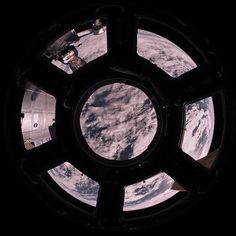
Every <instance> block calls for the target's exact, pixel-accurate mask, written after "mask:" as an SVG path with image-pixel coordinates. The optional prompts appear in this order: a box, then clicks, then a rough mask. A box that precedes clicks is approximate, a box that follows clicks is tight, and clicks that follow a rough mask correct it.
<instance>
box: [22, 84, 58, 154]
mask: <svg viewBox="0 0 236 236" xmlns="http://www.w3.org/2000/svg"><path fill="white" fill-rule="evenodd" d="M55 104H56V100H55V98H54V97H53V96H52V95H50V94H48V93H46V92H44V91H42V90H40V89H39V88H38V87H36V86H34V85H28V86H27V88H26V89H25V94H24V98H23V103H22V107H21V117H22V119H21V129H22V135H23V140H24V144H25V148H26V149H32V148H34V147H36V146H39V145H41V144H43V143H45V142H48V141H49V140H51V139H52V138H54V136H55V126H54V121H55Z"/></svg>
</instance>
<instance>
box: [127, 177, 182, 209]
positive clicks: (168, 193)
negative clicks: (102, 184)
mask: <svg viewBox="0 0 236 236" xmlns="http://www.w3.org/2000/svg"><path fill="white" fill-rule="evenodd" d="M173 183H174V180H173V179H172V178H171V177H170V176H168V175H167V174H165V173H159V174H157V175H155V176H153V177H151V178H148V179H145V180H143V181H141V182H138V183H136V184H132V185H129V186H126V187H125V202H124V208H123V209H124V211H133V210H140V209H144V208H148V207H151V206H155V205H157V204H159V203H162V202H164V201H166V200H167V199H169V198H171V197H172V196H174V195H175V194H176V193H177V192H178V191H176V190H172V189H171V187H172V185H173Z"/></svg>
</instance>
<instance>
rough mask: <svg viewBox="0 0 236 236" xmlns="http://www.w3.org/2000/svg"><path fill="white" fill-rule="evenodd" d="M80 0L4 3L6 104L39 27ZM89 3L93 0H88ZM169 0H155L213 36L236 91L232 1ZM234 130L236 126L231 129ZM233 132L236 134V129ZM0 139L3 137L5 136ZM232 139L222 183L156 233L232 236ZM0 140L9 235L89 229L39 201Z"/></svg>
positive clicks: (4, 221) (3, 204)
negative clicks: (17, 67) (229, 235)
mask: <svg viewBox="0 0 236 236" xmlns="http://www.w3.org/2000/svg"><path fill="white" fill-rule="evenodd" d="M47 2H48V1H47ZM61 2H63V3H61ZM80 2H81V1H80V0H78V1H76V5H73V4H72V1H57V3H56V5H53V4H50V5H49V4H48V3H43V2H41V1H38V2H36V1H31V2H30V3H28V4H26V3H24V4H22V3H21V1H19V2H17V3H12V4H10V3H9V4H6V6H5V7H1V9H2V12H5V13H6V14H7V16H6V17H4V18H3V15H2V17H1V18H3V19H1V21H2V24H1V25H2V26H3V27H1V32H2V33H1V39H3V40H4V42H3V43H2V44H1V52H2V53H1V57H2V59H3V60H4V64H5V65H4V67H3V66H1V73H2V76H1V94H0V95H1V104H2V101H4V91H5V86H4V85H5V83H6V84H7V82H8V81H9V80H11V79H12V78H14V77H12V76H14V73H15V63H17V61H18V60H19V58H20V57H21V55H22V54H23V52H24V50H25V48H27V46H28V44H29V43H30V42H31V41H32V39H33V38H34V37H35V36H36V35H37V32H38V31H39V29H41V28H44V27H45V25H46V26H47V25H50V23H51V22H53V21H54V20H55V19H57V18H60V16H61V15H65V14H64V13H67V12H69V11H70V10H74V9H75V8H76V7H80V4H78V3H80ZM85 2H86V3H88V2H93V1H88V0H86V1H85ZM96 2H97V1H96ZM128 2H131V1H128ZM133 2H135V4H136V3H137V1H133ZM165 2H167V3H166V4H165V6H164V5H163V4H160V3H159V1H155V3H152V5H153V6H155V7H157V8H158V9H163V11H165V12H169V13H173V14H174V15H177V16H178V17H179V18H180V19H182V20H183V21H185V22H188V23H189V24H190V25H192V26H193V27H194V28H195V29H196V30H198V31H199V32H201V33H202V34H203V35H206V36H207V37H208V38H209V39H210V41H211V42H212V43H213V44H214V45H215V48H216V50H217V52H218V55H219V56H220V57H221V59H222V62H223V64H224V68H225V73H226V78H227V80H228V89H229V92H230V91H235V86H234V85H233V80H234V76H235V65H234V63H235V59H234V57H235V41H234V39H233V37H234V36H233V35H234V31H235V26H234V27H233V22H235V13H232V9H233V8H232V6H230V5H228V4H227V3H226V1H223V2H222V1H220V3H218V4H217V3H216V2H215V3H214V2H213V3H211V4H210V3H209V4H208V5H206V4H207V3H206V1H204V2H199V1H188V3H187V4H184V3H181V4H180V3H178V5H177V3H175V4H174V5H173V4H172V1H165ZM69 4H70V5H69ZM83 4H85V3H83ZM140 4H148V5H151V3H150V2H149V1H147V0H145V1H142V0H141V3H140ZM81 5H82V3H81ZM4 81H5V83H4ZM234 104H235V102H234ZM234 108H235V105H234ZM1 113H2V109H1ZM2 126H4V124H3V123H2V121H1V128H2ZM234 128H235V127H232V130H233V129H234ZM232 132H234V136H235V129H234V131H232ZM0 138H1V139H2V135H1V137H0ZM231 140H232V143H228V147H227V148H228V150H227V153H228V155H230V156H231V160H230V161H229V162H228V163H226V169H227V173H226V174H225V175H224V176H223V178H222V180H221V181H220V183H219V185H218V186H217V187H216V188H215V189H213V190H212V192H211V194H209V195H208V196H207V197H206V198H204V199H203V201H202V202H201V203H199V204H198V205H197V206H196V207H194V208H193V209H192V210H191V211H190V212H189V213H188V214H183V215H182V214H180V216H178V217H176V219H175V220H174V221H172V222H171V223H166V224H164V225H163V226H161V227H159V228H157V229H155V230H154V229H153V231H152V232H153V233H160V232H165V233H167V232H169V231H172V232H175V233H181V234H188V235H190V234H192V233H202V234H204V232H205V231H208V232H217V231H220V230H223V232H224V234H227V232H230V230H232V229H234V221H235V219H234V215H235V199H236V198H235V194H234V192H235V189H234V187H235V177H234V174H233V172H234V166H233V161H232V159H234V158H235V149H234V143H233V140H235V138H234V139H233V137H232V139H231ZM0 141H1V142H0V145H1V152H2V154H1V159H2V160H3V161H2V162H1V171H0V172H1V174H2V175H3V176H2V177H1V179H0V183H1V184H0V186H1V199H2V198H3V199H2V200H1V225H3V227H4V228H6V230H7V232H8V234H10V233H11V232H14V231H15V230H16V231H17V234H20V233H25V234H27V233H31V234H32V235H34V234H35V233H46V232H47V231H50V232H52V233H54V234H55V233H62V232H67V233H68V234H69V232H70V231H71V230H74V231H75V233H76V234H80V233H82V232H84V230H83V229H81V228H80V227H79V226H76V224H75V223H72V222H68V221H67V220H65V219H64V218H61V217H59V216H58V215H57V214H55V213H54V212H53V211H51V210H50V208H49V207H47V206H45V205H44V203H41V201H39V198H38V197H37V196H36V195H35V194H34V193H32V191H31V190H30V188H28V186H27V184H25V182H24V180H23V179H21V177H20V176H19V175H18V172H17V170H16V168H15V166H14V165H13V162H12V161H11V160H9V159H8V155H7V154H6V153H4V146H3V145H2V143H3V141H2V140H0ZM2 150H3V151H2ZM144 233H151V231H150V232H147V231H144Z"/></svg>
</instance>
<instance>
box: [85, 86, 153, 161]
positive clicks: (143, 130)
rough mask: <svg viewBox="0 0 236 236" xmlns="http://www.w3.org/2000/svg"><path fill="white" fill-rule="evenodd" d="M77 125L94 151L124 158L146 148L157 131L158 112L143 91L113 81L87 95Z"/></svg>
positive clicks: (103, 154)
mask: <svg viewBox="0 0 236 236" xmlns="http://www.w3.org/2000/svg"><path fill="white" fill-rule="evenodd" d="M80 127H81V130H82V134H83V136H84V138H85V140H86V141H87V143H88V145H89V146H90V148H91V149H92V150H93V151H94V152H95V153H96V154H98V155H100V156H102V157H104V158H106V159H110V160H117V161H124V160H129V159H132V158H134V157H136V156H138V155H140V154H141V153H143V152H144V151H145V150H146V149H147V148H148V146H149V145H150V143H151V142H152V140H153V138H154V136H155V134H156V131H157V114H156V111H155V109H154V107H153V104H152V102H151V100H150V99H149V98H148V96H147V95H146V94H145V93H144V92H143V91H142V90H140V89H138V88H137V87H134V86H130V85H127V84H124V83H113V84H108V85H105V86H102V87H100V88H99V89H97V90H96V91H95V92H94V93H93V94H92V95H91V96H90V97H89V98H88V100H87V101H86V103H85V104H84V106H83V109H82V112H81V114H80Z"/></svg>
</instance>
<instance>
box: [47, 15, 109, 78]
mask: <svg viewBox="0 0 236 236" xmlns="http://www.w3.org/2000/svg"><path fill="white" fill-rule="evenodd" d="M106 52H107V39H106V27H105V25H104V22H103V21H102V20H101V19H96V20H95V21H94V22H93V23H92V22H91V24H87V25H85V26H83V29H82V27H78V28H74V29H72V30H71V31H69V32H67V33H66V34H64V35H63V36H61V37H60V38H59V39H57V40H56V41H55V42H54V43H53V44H52V45H50V46H49V47H48V48H47V49H46V51H45V53H44V56H46V57H47V58H49V59H50V60H51V63H52V64H54V65H55V66H57V67H58V68H60V69H62V70H63V71H65V72H66V73H68V74H72V73H74V72H75V71H76V70H78V69H79V68H80V67H82V66H84V65H85V64H86V63H88V62H90V61H92V60H94V59H96V58H98V57H100V56H102V55H104V54H105V53H106Z"/></svg>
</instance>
